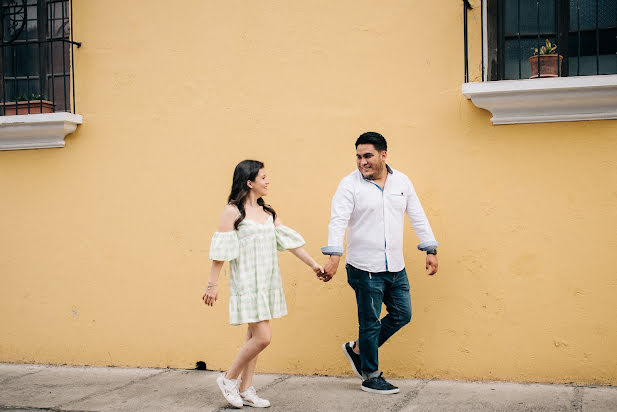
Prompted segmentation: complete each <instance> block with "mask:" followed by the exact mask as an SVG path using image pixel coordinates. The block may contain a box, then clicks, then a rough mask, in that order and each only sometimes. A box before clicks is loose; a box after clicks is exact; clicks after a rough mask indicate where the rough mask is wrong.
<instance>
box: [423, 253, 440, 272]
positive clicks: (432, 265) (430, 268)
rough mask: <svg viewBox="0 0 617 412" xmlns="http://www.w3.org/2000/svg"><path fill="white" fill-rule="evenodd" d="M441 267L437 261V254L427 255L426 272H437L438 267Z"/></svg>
mask: <svg viewBox="0 0 617 412" xmlns="http://www.w3.org/2000/svg"><path fill="white" fill-rule="evenodd" d="M438 267H439V263H438V262H437V256H435V255H428V254H427V255H426V274H427V275H429V276H432V275H434V274H435V273H437V268H438Z"/></svg>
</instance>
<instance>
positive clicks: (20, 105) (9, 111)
mask: <svg viewBox="0 0 617 412" xmlns="http://www.w3.org/2000/svg"><path fill="white" fill-rule="evenodd" d="M42 102H43V103H42V108H41V100H30V111H28V102H27V101H25V100H24V101H19V102H6V103H0V106H3V107H4V115H5V116H12V115H15V114H38V113H53V112H54V104H53V103H52V102H50V101H49V100H43V101H42ZM15 106H17V112H15Z"/></svg>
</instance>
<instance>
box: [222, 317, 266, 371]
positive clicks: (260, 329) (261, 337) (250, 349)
mask: <svg viewBox="0 0 617 412" xmlns="http://www.w3.org/2000/svg"><path fill="white" fill-rule="evenodd" d="M249 333H250V334H251V337H250V338H249V339H248V340H247V341H246V343H245V344H244V346H242V348H240V352H238V354H237V355H236V358H235V359H234V361H233V363H232V364H231V366H230V367H229V370H228V371H227V374H226V376H225V377H226V378H227V379H237V378H238V376H240V374H241V373H242V371H243V370H244V369H245V368H247V367H249V363H250V362H251V361H252V360H253V358H257V355H259V353H260V352H261V351H262V350H264V349H265V348H266V347H268V345H269V344H270V340H271V339H272V333H271V331H270V321H268V320H263V321H261V322H256V323H249ZM255 362H257V359H255ZM254 370H255V365H253V367H252V370H251V373H250V376H251V377H252V374H253V373H252V371H254ZM243 379H244V378H243Z"/></svg>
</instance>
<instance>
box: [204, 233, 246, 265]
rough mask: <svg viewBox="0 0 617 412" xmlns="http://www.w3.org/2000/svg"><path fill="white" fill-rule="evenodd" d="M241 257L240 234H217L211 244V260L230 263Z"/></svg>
mask: <svg viewBox="0 0 617 412" xmlns="http://www.w3.org/2000/svg"><path fill="white" fill-rule="evenodd" d="M239 255H240V244H239V242H238V234H237V233H236V231H235V230H232V231H231V232H215V233H214V236H212V243H210V260H219V261H230V260H234V259H236V258H237V257H238V256H239Z"/></svg>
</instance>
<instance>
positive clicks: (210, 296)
mask: <svg viewBox="0 0 617 412" xmlns="http://www.w3.org/2000/svg"><path fill="white" fill-rule="evenodd" d="M201 298H202V299H203V300H204V303H205V304H206V305H208V306H214V303H215V302H216V301H217V300H218V298H219V287H218V285H211V284H208V287H207V288H206V292H205V293H204V295H203V296H202V297H201Z"/></svg>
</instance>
